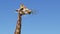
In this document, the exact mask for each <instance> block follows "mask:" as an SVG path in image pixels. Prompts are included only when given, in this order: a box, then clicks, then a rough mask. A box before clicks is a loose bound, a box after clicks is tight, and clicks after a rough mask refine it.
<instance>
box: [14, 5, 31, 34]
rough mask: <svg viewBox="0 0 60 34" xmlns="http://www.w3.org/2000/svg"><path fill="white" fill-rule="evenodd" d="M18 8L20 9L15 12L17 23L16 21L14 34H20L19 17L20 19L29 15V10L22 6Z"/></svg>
mask: <svg viewBox="0 0 60 34" xmlns="http://www.w3.org/2000/svg"><path fill="white" fill-rule="evenodd" d="M20 7H21V8H19V9H18V10H16V11H17V12H18V21H17V25H16V29H15V32H14V34H21V20H22V18H21V17H22V15H26V14H31V10H29V9H28V8H26V7H25V6H24V5H21V6H20Z"/></svg>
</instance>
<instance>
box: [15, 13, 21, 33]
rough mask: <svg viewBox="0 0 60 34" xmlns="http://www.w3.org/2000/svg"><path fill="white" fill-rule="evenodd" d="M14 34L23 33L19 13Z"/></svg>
mask: <svg viewBox="0 0 60 34" xmlns="http://www.w3.org/2000/svg"><path fill="white" fill-rule="evenodd" d="M14 34H21V15H20V13H18V21H17V25H16V30H15V33H14Z"/></svg>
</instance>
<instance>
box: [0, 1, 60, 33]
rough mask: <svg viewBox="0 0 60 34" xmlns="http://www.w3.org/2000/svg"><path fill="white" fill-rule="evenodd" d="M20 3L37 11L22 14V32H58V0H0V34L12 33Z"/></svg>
mask: <svg viewBox="0 0 60 34" xmlns="http://www.w3.org/2000/svg"><path fill="white" fill-rule="evenodd" d="M20 3H23V4H24V5H25V6H27V7H28V8H30V9H32V8H33V9H34V10H37V12H39V13H38V14H37V15H26V16H22V32H21V33H22V34H60V0H0V34H14V31H15V27H16V23H17V15H18V14H17V13H15V12H16V11H15V10H16V9H18V8H19V5H20Z"/></svg>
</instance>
